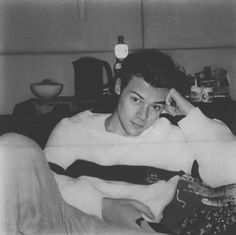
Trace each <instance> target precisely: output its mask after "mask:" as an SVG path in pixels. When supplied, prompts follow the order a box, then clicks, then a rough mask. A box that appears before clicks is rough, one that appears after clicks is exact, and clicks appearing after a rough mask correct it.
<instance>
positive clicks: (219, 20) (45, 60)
mask: <svg viewBox="0 0 236 235" xmlns="http://www.w3.org/2000/svg"><path fill="white" fill-rule="evenodd" d="M79 3H80V5H78V2H77V0H67V1H64V0H50V1H48V0H0V32H1V40H0V114H5V113H11V112H12V109H13V107H14V105H15V104H16V103H18V102H21V101H23V100H25V99H28V98H31V97H33V95H32V93H31V91H30V89H29V86H30V84H31V83H33V82H38V81H41V80H42V79H44V78H51V79H53V80H55V81H58V82H62V83H63V84H64V89H63V92H62V94H61V95H73V91H74V87H73V82H74V81H73V68H72V61H73V60H75V59H78V58H79V57H82V56H87V55H89V56H95V57H97V58H101V59H105V60H107V61H109V62H110V64H111V66H112V65H113V63H114V53H113V46H114V44H115V42H116V39H117V36H118V35H124V36H125V39H126V40H127V42H128V43H129V47H130V49H131V50H134V49H138V48H142V47H146V48H149V47H154V48H159V49H162V50H164V51H166V52H167V53H169V54H170V55H172V56H173V57H174V59H176V61H177V62H178V63H180V64H182V65H183V66H184V67H185V68H186V70H187V72H191V73H194V72H199V71H200V70H202V68H203V66H204V65H211V66H220V67H223V68H225V69H227V70H228V71H229V74H230V83H231V95H232V98H234V99H236V66H235V62H236V51H235V48H236V47H235V46H236V43H235V42H236V41H235V37H236V30H235V22H236V21H235V20H236V19H235V11H236V2H235V1H233V0H225V1H220V0H199V1H197V3H196V1H193V0H178V1H176V0H144V1H142V0H129V1H126V0H119V1H117V0H85V4H84V5H81V3H83V0H79ZM81 6H82V7H84V8H83V9H84V11H82V13H84V17H83V14H82V15H81V11H80V10H81V9H82V8H81ZM142 7H143V12H142V11H141V9H142ZM142 13H143V14H142ZM142 19H143V21H142Z"/></svg>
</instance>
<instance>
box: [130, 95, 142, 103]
mask: <svg viewBox="0 0 236 235" xmlns="http://www.w3.org/2000/svg"><path fill="white" fill-rule="evenodd" d="M130 99H131V101H132V102H133V103H136V104H138V103H140V102H141V101H140V99H138V98H137V97H134V96H132V97H130Z"/></svg>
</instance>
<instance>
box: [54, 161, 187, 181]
mask: <svg viewBox="0 0 236 235" xmlns="http://www.w3.org/2000/svg"><path fill="white" fill-rule="evenodd" d="M49 166H50V168H51V170H52V171H54V172H55V173H57V174H60V175H67V176H70V177H72V178H78V177H80V176H90V177H96V178H99V179H103V180H109V181H121V182H128V183H133V184H151V183H154V182H157V181H158V180H166V181H167V180H169V179H170V178H172V177H173V176H176V175H179V176H181V175H183V174H184V172H183V171H169V170H164V169H160V168H156V167H150V166H136V165H135V166H133V165H111V166H103V165H99V164H96V163H93V162H90V161H85V160H76V161H75V162H73V163H72V164H71V165H70V166H69V167H68V168H67V169H66V170H65V169H63V168H62V167H60V166H58V165H56V164H54V163H51V162H49Z"/></svg>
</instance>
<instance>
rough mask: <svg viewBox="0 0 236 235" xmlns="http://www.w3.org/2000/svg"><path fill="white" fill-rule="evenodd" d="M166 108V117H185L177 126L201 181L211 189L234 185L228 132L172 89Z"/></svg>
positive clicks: (234, 140) (233, 147) (234, 146)
mask: <svg viewBox="0 0 236 235" xmlns="http://www.w3.org/2000/svg"><path fill="white" fill-rule="evenodd" d="M166 104H167V105H166V110H167V111H168V112H169V114H171V115H177V114H182V115H186V117H185V118H183V119H182V120H181V121H179V123H178V125H179V127H180V128H181V130H182V132H183V134H184V136H185V139H186V141H187V143H188V145H189V147H190V149H191V151H192V152H193V154H194V156H195V158H196V160H197V161H198V164H199V172H200V175H201V177H202V179H203V180H204V181H205V182H206V183H207V184H209V185H211V186H212V187H218V186H221V185H225V184H231V183H234V182H236V173H235V166H236V158H235V154H236V137H235V136H234V135H233V134H232V133H231V131H230V130H229V128H228V127H227V126H226V125H225V124H224V123H223V122H221V121H219V120H215V119H209V118H207V117H206V116H205V115H204V114H203V113H202V112H201V111H200V110H199V109H198V108H196V107H194V106H193V105H192V104H191V103H190V102H189V101H187V100H186V99H185V98H184V97H182V96H181V95H180V94H179V93H178V92H177V91H176V90H174V89H172V90H171V91H170V93H169V95H168V96H167V99H166ZM173 104H174V105H173Z"/></svg>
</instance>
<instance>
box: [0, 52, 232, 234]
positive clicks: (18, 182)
mask: <svg viewBox="0 0 236 235" xmlns="http://www.w3.org/2000/svg"><path fill="white" fill-rule="evenodd" d="M178 74H179V73H178V70H177V69H176V66H175V64H174V63H173V61H172V60H171V59H170V58H169V57H168V56H167V55H165V54H163V53H161V52H159V51H156V50H144V51H141V52H137V53H134V54H131V55H130V56H128V57H127V59H126V60H125V61H124V63H123V65H122V73H121V77H120V79H119V78H118V79H117V81H116V85H115V91H116V93H117V94H118V95H119V96H120V98H119V102H118V105H117V108H116V110H115V112H114V113H113V114H106V115H103V114H92V113H91V112H89V111H87V112H84V113H81V114H78V115H76V116H74V117H72V118H67V119H64V120H62V121H61V122H60V123H59V124H58V125H57V127H56V128H55V129H54V131H53V132H52V134H51V137H50V138H49V141H48V143H47V146H46V148H45V150H44V153H45V155H46V158H47V160H48V161H49V162H53V163H56V164H58V165H60V166H61V167H63V168H65V169H66V168H68V167H70V166H71V164H73V163H74V161H76V160H78V159H79V160H80V161H81V160H86V161H89V162H92V163H96V164H99V165H102V166H108V167H109V166H116V165H121V164H122V165H125V166H133V167H135V166H152V167H156V168H159V169H161V170H167V171H168V172H174V174H172V175H173V177H162V176H161V177H160V179H159V180H157V182H156V183H154V184H152V185H138V184H131V183H124V182H119V175H118V181H106V180H102V179H99V176H97V177H90V176H81V177H79V178H78V179H71V178H70V177H67V176H63V175H57V174H54V177H55V179H56V181H57V183H58V186H59V190H60V192H61V194H62V197H63V198H64V199H65V201H67V202H68V203H69V204H71V205H73V206H75V207H77V208H78V210H76V209H75V208H74V207H71V206H69V204H67V203H65V202H64V201H63V199H62V198H61V196H60V193H59V190H58V187H57V185H56V183H55V182H54V178H53V175H52V173H50V172H49V169H48V167H47V163H46V161H45V159H44V156H43V153H42V151H41V150H40V149H39V147H38V146H37V145H36V144H35V143H32V142H31V141H30V140H28V139H27V138H24V137H22V136H19V135H12V134H10V135H5V136H3V137H2V138H1V155H2V156H3V158H1V159H3V162H2V164H0V165H1V166H2V169H1V172H4V176H5V178H4V183H5V181H7V183H5V185H7V186H8V187H7V190H6V193H4V200H2V201H3V202H7V203H4V205H3V204H0V205H1V206H2V207H3V209H4V213H5V214H6V215H7V216H5V218H7V221H2V222H3V225H6V227H7V229H5V231H11V232H12V231H13V232H14V231H19V230H20V231H22V232H23V233H24V232H25V233H27V232H28V233H30V232H31V234H36V233H39V234H40V233H42V234H45V231H47V232H48V231H49V232H48V233H53V232H54V233H56V234H58V233H60V232H61V233H66V232H67V233H69V234H73V233H76V232H77V233H78V232H79V233H84V234H99V233H101V234H115V233H117V234H121V233H124V234H125V233H126V234H132V233H131V232H133V234H138V231H139V230H137V229H138V228H139V226H138V225H137V223H136V220H137V219H138V218H140V217H145V218H148V219H150V220H153V221H156V222H158V221H160V219H161V217H162V211H163V209H164V208H165V206H166V205H167V204H168V203H169V202H170V201H171V199H172V198H173V195H174V193H175V189H176V185H177V182H178V180H179V177H180V175H181V174H182V173H181V172H182V171H184V172H186V173H190V171H191V167H192V162H193V160H194V159H197V161H198V163H199V166H200V168H199V170H200V174H201V177H202V178H203V180H204V181H205V182H206V183H208V184H209V185H211V186H214V187H215V186H220V185H223V184H229V183H234V182H235V181H236V176H235V173H234V172H235V171H234V167H233V166H234V164H233V163H234V161H235V160H234V158H233V153H234V151H235V150H234V148H235V147H234V146H235V145H233V144H232V143H234V142H235V137H234V136H233V135H232V134H231V132H230V131H229V129H228V128H227V127H226V126H225V125H224V124H223V123H221V122H219V121H215V120H210V119H208V118H206V117H205V116H204V115H203V114H202V113H201V112H200V110H199V109H197V108H195V107H194V106H193V105H192V104H190V103H189V102H188V101H187V100H186V99H184V98H183V97H182V96H181V95H180V94H179V93H178V92H177V91H176V90H175V89H174V87H178V79H177V75H178ZM164 110H165V112H168V113H169V114H171V115H173V116H174V115H176V114H182V115H185V116H186V117H185V118H183V119H182V120H181V121H180V122H179V123H178V126H174V125H172V124H171V123H170V122H169V121H168V120H167V119H165V118H161V117H160V115H161V113H162V112H163V111H164ZM226 144H227V145H228V147H229V149H230V151H228V152H227V153H224V149H225V148H224V147H225V145H226ZM12 146H13V147H12ZM223 153H224V160H222V159H223V157H222V156H223ZM17 154H18V156H20V159H19V160H18V161H17V162H16V161H15V158H16V155H17ZM6 156H7V157H6ZM213 158H214V160H213ZM225 158H227V160H228V161H225ZM222 167H223V169H224V171H226V170H227V174H225V172H224V171H222V169H221V168H222ZM112 169H113V168H112ZM14 173H15V174H14ZM130 173H132V172H130ZM122 174H123V172H120V175H122ZM127 177H129V176H127ZM9 208H10V209H9ZM81 210H82V211H84V212H86V213H88V214H93V215H96V217H100V219H104V220H105V221H106V222H108V223H109V224H114V225H116V226H117V225H118V226H119V227H118V228H117V227H111V226H107V225H106V224H105V223H104V222H102V221H101V220H99V219H98V218H96V217H90V216H88V215H86V214H84V213H83V212H82V211H81ZM124 226H128V227H132V229H133V230H129V229H128V228H127V227H126V228H125V227H124ZM121 227H124V229H121ZM135 229H136V230H135ZM141 231H143V230H142V229H140V232H141Z"/></svg>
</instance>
